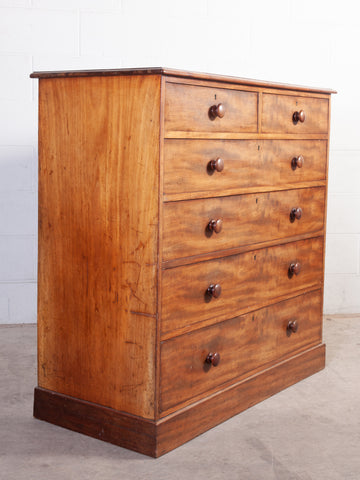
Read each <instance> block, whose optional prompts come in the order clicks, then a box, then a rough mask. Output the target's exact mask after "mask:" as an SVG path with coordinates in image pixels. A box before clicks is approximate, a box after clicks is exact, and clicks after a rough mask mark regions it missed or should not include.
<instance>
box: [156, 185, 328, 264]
mask: <svg viewBox="0 0 360 480" xmlns="http://www.w3.org/2000/svg"><path fill="white" fill-rule="evenodd" d="M324 203H325V189H324V188H323V187H321V188H309V189H293V190H287V191H284V192H269V193H258V194H251V195H237V196H229V197H219V198H212V199H201V200H189V201H186V202H170V203H167V204H166V205H164V230H163V232H164V233H163V260H165V261H167V260H171V259H174V258H181V257H187V256H193V255H200V254H205V253H209V252H212V251H219V250H226V249H230V248H235V247H239V246H242V245H254V244H256V243H260V242H266V241H272V240H275V239H279V240H280V239H282V238H285V237H290V236H294V235H301V234H305V233H310V232H318V231H321V230H322V229H323V225H324ZM293 207H296V208H297V207H300V208H301V209H302V212H303V213H302V217H301V219H300V220H295V221H291V218H290V212H291V210H292V208H293ZM212 220H213V221H216V220H221V221H222V228H221V231H220V232H219V233H216V232H212V231H210V230H209V228H208V224H209V222H211V221H212Z"/></svg>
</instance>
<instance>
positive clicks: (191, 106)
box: [165, 83, 258, 136]
mask: <svg viewBox="0 0 360 480" xmlns="http://www.w3.org/2000/svg"><path fill="white" fill-rule="evenodd" d="M219 104H222V106H223V108H224V109H225V111H224V116H223V117H222V118H220V117H216V118H213V117H212V116H211V114H210V108H211V107H212V106H213V105H215V106H216V105H219ZM257 105H258V94H257V93H256V92H246V91H241V90H231V89H226V88H214V87H199V86H194V85H181V84H175V83H167V84H166V92H165V136H166V135H169V134H170V136H171V132H176V131H183V132H210V133H211V132H237V133H240V132H256V131H257V123H258V122H257Z"/></svg>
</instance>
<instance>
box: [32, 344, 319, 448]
mask: <svg viewBox="0 0 360 480" xmlns="http://www.w3.org/2000/svg"><path fill="white" fill-rule="evenodd" d="M324 366H325V345H319V346H317V347H314V348H311V349H309V350H307V351H305V352H302V353H300V354H298V355H296V356H293V357H291V358H290V359H288V360H284V361H283V362H280V363H278V364H276V365H274V366H272V367H271V368H268V369H266V370H264V371H262V372H260V373H258V374H256V375H253V376H251V377H248V378H246V379H245V380H242V381H241V382H238V383H235V384H233V385H231V386H230V387H228V388H226V389H224V390H221V391H220V392H217V393H216V394H214V395H211V396H210V397H207V398H205V399H203V400H201V401H199V402H197V403H195V404H193V405H189V406H188V407H186V408H184V409H182V410H179V411H177V412H175V413H173V414H171V415H168V416H167V417H164V418H162V419H160V420H158V421H152V420H147V419H143V418H140V417H136V416H134V415H130V414H127V413H124V412H119V411H116V410H113V409H111V408H108V407H103V406H102V405H98V404H94V403H90V402H87V401H84V400H79V399H77V398H74V397H69V396H67V395H63V394H61V393H57V392H53V391H50V390H45V389H43V388H40V387H36V388H35V391H34V417H35V418H38V419H40V420H45V421H47V422H49V423H53V424H55V425H58V426H61V427H65V428H68V429H70V430H73V431H76V432H79V433H83V434H85V435H89V436H90V437H94V438H97V439H99V440H103V441H106V442H109V443H113V444H115V445H119V446H121V447H125V448H128V449H130V450H134V451H136V452H140V453H143V454H145V455H149V456H151V457H159V456H161V455H163V454H164V453H167V452H169V451H170V450H173V449H174V448H176V447H178V446H180V445H182V444H183V443H185V442H187V441H188V440H191V439H192V438H194V437H196V436H198V435H200V434H201V433H203V432H205V431H207V430H209V429H210V428H212V427H214V426H215V425H218V424H219V423H221V422H223V421H225V420H227V419H229V418H230V417H232V416H234V415H236V414H237V413H240V412H242V411H243V410H246V409H247V408H249V407H251V406H253V405H255V404H256V403H259V402H261V401H262V400H265V399H266V398H268V397H270V396H272V395H274V394H275V393H277V392H279V391H281V390H283V389H285V388H287V387H289V386H290V385H293V384H294V383H297V382H299V381H300V380H303V379H304V378H306V377H308V376H310V375H312V374H313V373H316V372H318V371H319V370H321V369H323V368H324Z"/></svg>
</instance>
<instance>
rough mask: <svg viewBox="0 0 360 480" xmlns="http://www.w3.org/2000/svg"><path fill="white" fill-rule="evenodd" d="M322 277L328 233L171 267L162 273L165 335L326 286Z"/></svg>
mask: <svg viewBox="0 0 360 480" xmlns="http://www.w3.org/2000/svg"><path fill="white" fill-rule="evenodd" d="M322 278H323V237H316V238H312V239H309V240H301V241H298V242H291V243H288V244H285V245H277V246H275V247H270V248H263V249H259V250H253V251H250V252H247V253H242V254H239V255H232V256H229V257H225V258H221V259H216V260H209V261H206V262H200V263H196V264H191V265H184V266H180V267H175V268H169V269H167V270H164V271H163V273H162V320H161V331H162V334H163V335H164V334H167V333H169V332H176V330H179V329H180V330H181V329H191V326H193V325H195V324H196V323H198V322H202V321H207V322H209V323H215V322H216V321H219V320H224V319H226V318H231V317H235V316H236V315H239V314H242V313H245V312H249V311H251V310H253V309H255V308H259V306H265V305H266V304H267V303H269V302H270V301H272V300H274V299H276V298H278V297H281V296H284V295H289V296H290V295H292V294H293V295H295V294H296V293H297V292H299V291H300V290H301V289H305V288H316V287H320V286H321V284H322ZM174 334H175V333H174Z"/></svg>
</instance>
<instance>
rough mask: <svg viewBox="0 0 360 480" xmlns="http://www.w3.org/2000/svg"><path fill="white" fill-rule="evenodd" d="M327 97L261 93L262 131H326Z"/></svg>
mask: <svg viewBox="0 0 360 480" xmlns="http://www.w3.org/2000/svg"><path fill="white" fill-rule="evenodd" d="M328 129H329V100H328V99H327V98H313V97H300V96H298V97H297V96H293V95H276V94H269V93H264V94H263V100H262V132H263V133H324V134H326V133H328Z"/></svg>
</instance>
